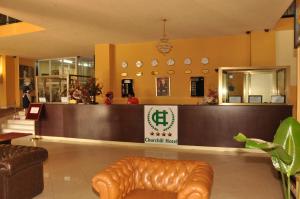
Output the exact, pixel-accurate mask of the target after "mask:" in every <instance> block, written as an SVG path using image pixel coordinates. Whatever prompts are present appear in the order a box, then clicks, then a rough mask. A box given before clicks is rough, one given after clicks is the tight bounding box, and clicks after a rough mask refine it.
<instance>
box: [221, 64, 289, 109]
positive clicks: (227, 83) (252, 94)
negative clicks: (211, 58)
mask: <svg viewBox="0 0 300 199" xmlns="http://www.w3.org/2000/svg"><path fill="white" fill-rule="evenodd" d="M286 70H287V68H286V67H276V68H255V67H251V68H245V67H238V68H237V67H230V68H229V67H228V68H220V69H219V102H220V104H224V103H249V104H261V103H263V104H268V103H285V102H286V95H287V89H286V85H287V84H286V81H287V72H286Z"/></svg>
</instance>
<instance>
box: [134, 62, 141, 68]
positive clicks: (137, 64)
mask: <svg viewBox="0 0 300 199" xmlns="http://www.w3.org/2000/svg"><path fill="white" fill-rule="evenodd" d="M135 65H136V67H138V68H141V67H142V66H143V62H142V61H137V62H136V63H135Z"/></svg>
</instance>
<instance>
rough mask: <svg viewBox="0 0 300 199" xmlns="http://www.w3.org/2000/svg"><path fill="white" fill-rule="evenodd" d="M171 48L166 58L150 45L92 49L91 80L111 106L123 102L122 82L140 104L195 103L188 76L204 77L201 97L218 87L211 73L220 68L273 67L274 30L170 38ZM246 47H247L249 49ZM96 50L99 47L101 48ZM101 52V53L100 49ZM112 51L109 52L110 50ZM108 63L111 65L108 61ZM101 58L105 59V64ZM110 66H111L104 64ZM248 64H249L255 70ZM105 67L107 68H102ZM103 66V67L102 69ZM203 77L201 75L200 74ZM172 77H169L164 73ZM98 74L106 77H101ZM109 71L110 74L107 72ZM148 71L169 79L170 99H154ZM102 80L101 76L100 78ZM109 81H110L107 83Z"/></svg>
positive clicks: (213, 74) (196, 101)
mask: <svg viewBox="0 0 300 199" xmlns="http://www.w3.org/2000/svg"><path fill="white" fill-rule="evenodd" d="M250 39H251V40H250ZM171 43H172V45H173V50H172V51H171V52H170V53H169V54H167V55H165V56H164V55H162V54H160V53H159V52H158V51H157V50H156V48H155V45H156V44H157V41H155V42H145V43H131V44H117V45H114V49H113V48H110V51H108V48H106V49H105V47H103V46H105V45H108V44H101V45H96V49H95V56H96V77H98V78H99V80H101V81H104V82H106V83H105V84H106V85H109V87H108V89H105V84H104V90H112V91H113V92H114V103H126V99H125V98H121V80H122V79H126V78H128V79H134V90H135V94H136V96H137V97H138V98H139V99H140V102H141V103H142V104H148V103H149V104H151V103H153V104H197V103H199V102H201V101H202V100H203V98H195V97H190V77H193V76H204V77H205V95H206V94H207V92H208V89H217V87H218V74H217V72H215V69H217V68H218V67H220V66H250V49H252V50H251V53H252V55H251V62H252V63H253V64H255V66H269V65H272V66H274V65H275V34H274V32H258V33H252V35H251V38H250V36H249V35H246V34H242V35H234V36H223V37H202V38H196V39H180V40H171ZM250 43H251V47H250ZM100 47H101V48H100ZM105 50H106V52H103V51H105ZM112 51H113V52H112ZM187 57H189V58H191V59H192V64H191V65H184V63H183V62H184V59H185V58H187ZM203 57H207V58H208V59H209V63H208V64H207V65H203V64H201V62H200V60H201V58H203ZM153 58H156V59H157V60H158V62H159V65H158V66H157V67H152V66H151V60H152V59H153ZM169 58H173V59H174V60H175V65H174V66H168V65H167V64H166V62H167V60H168V59H169ZM111 59H113V60H114V61H109V60H111ZM105 60H106V61H105ZM138 60H140V61H143V63H144V65H143V67H142V68H137V67H136V66H135V63H136V61H138ZM123 61H127V62H128V67H127V68H126V69H124V68H122V67H121V63H122V62H123ZM107 63H110V64H107ZM253 64H252V66H254V65H253ZM109 65H110V68H109V69H108V68H107V66H109ZM102 67H104V68H103V69H102ZM187 69H189V70H191V71H192V73H191V74H185V70H187ZM206 69H207V70H208V73H203V70H206ZM169 70H173V71H174V72H175V73H174V74H173V75H169V74H168V71H169ZM100 71H102V73H104V74H106V75H105V76H104V77H103V75H100ZM108 71H109V72H108ZM151 71H157V72H158V75H157V76H170V77H171V96H169V97H156V96H155V77H156V76H153V75H151ZM124 72H125V73H127V74H128V76H127V77H121V73H124ZM137 72H142V73H143V76H142V77H137V76H136V73H137ZM101 77H103V78H101ZM107 78H109V79H107Z"/></svg>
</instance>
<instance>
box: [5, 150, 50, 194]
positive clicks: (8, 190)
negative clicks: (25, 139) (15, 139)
mask: <svg viewBox="0 0 300 199" xmlns="http://www.w3.org/2000/svg"><path fill="white" fill-rule="evenodd" d="M47 157H48V152H47V150H46V149H44V148H40V147H30V146H19V145H10V144H0V198H1V199H25V198H26V199H29V198H33V197H34V196H36V195H38V194H39V193H41V192H42V191H43V189H44V181H43V161H45V160H46V159H47Z"/></svg>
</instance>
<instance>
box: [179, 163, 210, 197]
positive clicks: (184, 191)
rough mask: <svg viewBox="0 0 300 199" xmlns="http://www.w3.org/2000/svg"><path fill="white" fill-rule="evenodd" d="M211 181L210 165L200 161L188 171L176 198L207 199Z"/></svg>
mask: <svg viewBox="0 0 300 199" xmlns="http://www.w3.org/2000/svg"><path fill="white" fill-rule="evenodd" d="M212 182H213V170H212V168H211V166H210V165H208V164H206V163H201V165H198V166H197V167H196V168H195V169H194V170H193V171H192V172H191V173H190V175H189V177H188V178H187V180H186V181H185V182H184V185H183V186H182V188H181V189H180V190H179V192H178V196H177V199H209V197H210V190H211V186H212Z"/></svg>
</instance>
